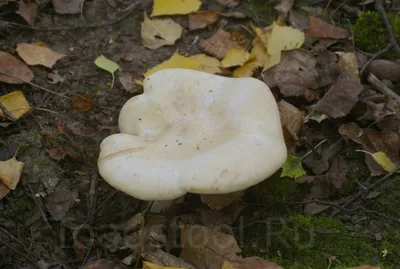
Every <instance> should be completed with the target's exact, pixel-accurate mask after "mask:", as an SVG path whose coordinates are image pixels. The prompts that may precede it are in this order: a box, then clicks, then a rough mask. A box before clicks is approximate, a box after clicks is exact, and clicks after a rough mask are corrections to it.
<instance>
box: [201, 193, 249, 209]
mask: <svg viewBox="0 0 400 269" xmlns="http://www.w3.org/2000/svg"><path fill="white" fill-rule="evenodd" d="M243 195H244V191H237V192H232V193H228V194H201V195H200V198H201V202H202V203H203V204H206V205H208V207H210V208H212V209H216V210H221V209H223V208H225V207H227V206H229V205H231V204H232V203H234V202H237V201H240V199H241V198H242V196H243Z"/></svg>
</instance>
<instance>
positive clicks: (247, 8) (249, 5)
mask: <svg viewBox="0 0 400 269" xmlns="http://www.w3.org/2000/svg"><path fill="white" fill-rule="evenodd" d="M243 2H244V3H243V6H242V8H241V11H242V12H243V13H244V14H246V15H247V16H248V17H250V18H252V19H253V20H254V21H255V22H256V24H257V26H258V27H265V26H268V25H270V24H272V22H273V21H274V20H275V19H276V18H277V14H278V13H277V11H276V9H275V8H274V5H275V4H274V3H270V2H269V1H265V0H247V1H243Z"/></svg>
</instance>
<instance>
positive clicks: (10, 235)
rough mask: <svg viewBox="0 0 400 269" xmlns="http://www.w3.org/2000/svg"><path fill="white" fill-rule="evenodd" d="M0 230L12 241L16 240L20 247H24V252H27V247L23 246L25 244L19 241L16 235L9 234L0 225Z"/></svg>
mask: <svg viewBox="0 0 400 269" xmlns="http://www.w3.org/2000/svg"><path fill="white" fill-rule="evenodd" d="M0 231H1V232H2V233H4V234H5V235H7V236H8V237H10V238H11V239H13V240H14V241H16V242H17V243H18V244H20V245H21V247H23V248H24V250H25V251H26V252H28V249H27V248H26V247H25V245H24V243H23V242H22V241H20V240H19V239H18V238H16V237H15V236H13V235H12V234H10V233H9V232H8V231H7V230H6V229H4V228H2V227H0Z"/></svg>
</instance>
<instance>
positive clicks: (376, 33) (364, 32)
mask: <svg viewBox="0 0 400 269" xmlns="http://www.w3.org/2000/svg"><path fill="white" fill-rule="evenodd" d="M388 18H389V21H390V24H391V27H392V31H393V34H394V36H395V38H396V40H400V16H399V15H397V14H396V13H390V12H389V13H388ZM353 34H354V41H355V45H356V47H358V48H360V49H361V50H364V51H366V52H369V53H375V52H378V51H380V50H382V49H384V48H385V47H386V46H387V45H388V44H389V43H390V41H389V37H388V33H387V30H386V28H385V25H384V23H383V20H382V17H381V15H380V14H379V13H378V12H371V11H367V12H362V13H360V16H359V18H358V19H357V21H356V23H355V25H354V26H353ZM393 54H394V51H393V50H391V51H389V52H388V53H386V54H385V56H386V57H390V56H392V55H393Z"/></svg>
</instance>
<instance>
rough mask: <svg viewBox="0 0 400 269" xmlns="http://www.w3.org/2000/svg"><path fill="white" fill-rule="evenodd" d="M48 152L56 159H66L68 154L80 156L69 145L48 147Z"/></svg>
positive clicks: (74, 156) (72, 156)
mask: <svg viewBox="0 0 400 269" xmlns="http://www.w3.org/2000/svg"><path fill="white" fill-rule="evenodd" d="M46 152H47V154H49V156H50V157H51V158H52V159H54V160H56V161H61V160H63V159H65V158H66V157H67V156H69V157H71V158H76V157H77V156H78V154H77V153H76V152H75V151H74V150H73V149H71V148H69V147H57V148H51V149H46Z"/></svg>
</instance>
